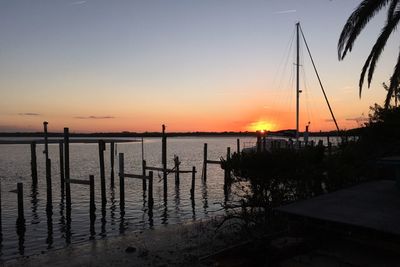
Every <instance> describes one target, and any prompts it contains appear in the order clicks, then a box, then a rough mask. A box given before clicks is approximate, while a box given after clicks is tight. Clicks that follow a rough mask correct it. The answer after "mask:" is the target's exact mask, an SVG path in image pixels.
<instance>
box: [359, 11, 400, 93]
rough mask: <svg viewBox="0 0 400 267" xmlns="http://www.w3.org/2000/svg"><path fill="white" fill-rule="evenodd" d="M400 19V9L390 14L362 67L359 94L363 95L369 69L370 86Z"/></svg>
mask: <svg viewBox="0 0 400 267" xmlns="http://www.w3.org/2000/svg"><path fill="white" fill-rule="evenodd" d="M399 21H400V10H398V9H397V10H396V11H395V12H394V14H393V15H391V16H390V19H388V20H387V21H386V25H385V27H384V28H383V29H382V31H381V34H380V35H379V37H378V39H377V40H376V42H375V44H374V46H373V48H372V50H371V52H370V54H369V56H368V58H367V60H366V61H365V64H364V66H363V68H362V71H361V75H360V81H359V94H360V96H361V92H362V86H363V83H364V78H365V74H366V72H367V70H369V71H368V87H369V86H370V85H371V81H372V77H373V74H374V71H375V67H376V63H377V62H378V60H379V57H380V55H381V54H382V51H383V49H384V47H385V45H386V42H387V40H388V39H389V37H390V35H391V33H392V32H393V31H394V30H395V28H396V26H397V24H398V23H399Z"/></svg>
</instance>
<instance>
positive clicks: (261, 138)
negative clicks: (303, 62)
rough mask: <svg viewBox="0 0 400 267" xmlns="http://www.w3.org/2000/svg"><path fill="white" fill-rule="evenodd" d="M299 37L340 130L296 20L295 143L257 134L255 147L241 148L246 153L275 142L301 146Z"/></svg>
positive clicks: (265, 147) (268, 147)
mask: <svg viewBox="0 0 400 267" xmlns="http://www.w3.org/2000/svg"><path fill="white" fill-rule="evenodd" d="M300 37H302V40H303V41H304V44H305V47H306V48H307V52H308V55H309V57H310V60H311V63H312V66H313V69H314V72H315V74H316V76H317V79H318V82H319V85H320V88H321V90H322V93H323V95H324V98H325V101H326V104H327V106H328V109H329V112H330V114H331V117H332V120H333V122H334V123H335V127H336V130H337V131H338V132H339V131H340V129H339V125H338V123H337V121H336V118H335V115H334V114H333V110H332V107H331V105H330V103H329V100H328V97H327V95H326V92H325V89H324V87H323V85H322V82H321V78H320V76H319V73H318V71H317V68H316V66H315V63H314V59H313V57H312V55H311V51H310V49H309V47H308V43H307V41H306V38H305V36H304V33H303V30H302V29H301V26H300V22H297V23H296V63H295V65H296V130H295V142H296V144H295V145H294V146H293V141H292V140H291V139H289V140H287V139H270V138H266V136H260V135H258V137H257V144H256V146H255V147H249V148H244V149H243V150H242V152H245V153H246V152H251V151H253V152H255V151H263V150H270V149H271V148H272V146H273V145H274V143H275V144H276V143H277V144H278V145H279V146H280V147H282V146H283V147H284V146H286V147H287V146H289V145H292V146H293V147H295V148H301V147H302V142H301V141H300V131H299V120H300V94H301V92H302V91H301V89H300V75H299V72H300ZM309 124H310V122H309V123H308V125H307V126H306V133H305V135H306V136H307V139H308V127H309ZM305 141H307V140H305ZM289 143H290V144H289ZM303 143H305V142H304V141H303Z"/></svg>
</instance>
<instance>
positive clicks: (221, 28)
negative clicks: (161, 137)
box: [0, 0, 399, 132]
mask: <svg viewBox="0 0 400 267" xmlns="http://www.w3.org/2000/svg"><path fill="white" fill-rule="evenodd" d="M359 3H360V0H190V1H188V0H137V1H136V0H113V1H111V0H81V1H77V0H0V131H3V132H10V131H40V130H41V129H42V127H43V124H42V123H43V121H48V122H49V126H48V127H49V130H50V131H62V129H63V128H64V127H69V128H70V131H72V132H106V131H109V132H119V131H134V132H145V131H160V130H161V125H162V124H165V125H166V126H167V131H170V132H179V131H184V132H186V131H253V130H262V129H265V130H279V129H289V128H290V129H293V128H295V105H296V104H295V84H294V69H295V65H294V63H295V54H294V47H295V44H294V43H293V40H294V38H295V37H294V33H295V23H296V22H298V21H299V22H300V23H301V27H302V30H303V32H304V34H305V38H306V39H307V42H308V45H309V47H310V49H311V53H312V54H313V58H314V61H315V63H316V65H317V68H318V71H319V74H320V76H321V79H322V82H323V84H324V87H325V90H326V92H327V95H328V98H329V100H330V102H331V105H332V108H333V111H334V113H335V116H336V118H337V120H338V123H339V127H340V128H342V129H350V128H354V127H358V126H359V125H360V124H361V123H362V121H361V120H360V119H359V118H361V117H368V113H369V107H370V106H371V105H373V104H374V103H380V104H381V103H383V100H384V96H385V91H384V89H383V87H382V82H387V81H388V80H389V78H390V75H391V73H392V70H393V67H394V65H395V60H396V58H397V55H398V49H399V47H398V43H399V38H398V36H397V34H395V35H393V36H392V38H391V39H390V41H389V42H388V44H387V46H386V48H385V51H384V53H383V55H382V57H381V59H380V61H379V62H378V65H377V68H376V71H375V75H374V79H373V82H372V84H371V88H369V89H368V88H364V90H363V93H362V97H361V98H359V95H358V80H359V75H360V71H361V68H362V66H363V63H364V61H365V60H366V58H367V56H368V54H369V51H370V49H371V47H372V45H373V43H374V41H375V40H376V37H377V35H378V33H379V31H380V29H381V27H382V25H383V23H384V18H385V14H384V12H381V13H380V14H378V15H377V16H376V17H375V18H374V19H373V20H371V22H370V23H369V24H368V25H367V27H366V29H365V31H363V32H362V33H361V36H360V37H359V39H358V40H357V41H356V44H355V46H354V48H353V51H352V52H351V53H350V54H348V56H347V57H346V58H345V60H344V61H339V60H338V56H337V42H338V38H339V34H340V32H341V30H342V27H343V25H344V24H345V22H346V20H347V18H348V16H349V15H350V14H351V12H352V11H353V10H354V9H355V8H356V7H357V5H358V4H359ZM300 50H301V58H302V59H301V69H300V73H301V75H300V78H301V82H300V86H301V90H302V93H301V96H300V107H301V108H300V109H301V112H300V128H301V129H304V127H305V125H307V124H308V123H310V130H311V131H319V130H333V129H335V126H334V124H333V123H332V120H331V117H330V114H329V111H328V108H327V105H326V103H325V102H324V101H325V100H324V98H323V95H322V92H321V89H320V88H319V85H318V81H317V80H316V78H315V74H314V72H313V70H312V66H311V63H310V60H309V59H308V57H306V56H307V54H306V53H307V52H306V50H305V48H304V45H301V49H300Z"/></svg>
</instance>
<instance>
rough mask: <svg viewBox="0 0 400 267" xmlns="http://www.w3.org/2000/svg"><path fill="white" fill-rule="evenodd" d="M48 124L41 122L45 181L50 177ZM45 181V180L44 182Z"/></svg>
mask: <svg viewBox="0 0 400 267" xmlns="http://www.w3.org/2000/svg"><path fill="white" fill-rule="evenodd" d="M48 124H49V123H48V122H47V121H44V122H43V130H44V151H43V153H44V155H45V163H46V179H48V177H49V176H50V166H49V165H48V159H49V139H48V133H47V125H48ZM46 181H47V180H46Z"/></svg>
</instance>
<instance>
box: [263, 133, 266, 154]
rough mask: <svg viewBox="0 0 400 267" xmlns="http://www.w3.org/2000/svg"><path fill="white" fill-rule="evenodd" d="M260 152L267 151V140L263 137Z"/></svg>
mask: <svg viewBox="0 0 400 267" xmlns="http://www.w3.org/2000/svg"><path fill="white" fill-rule="evenodd" d="M262 151H263V152H265V151H267V139H266V138H265V136H263V138H262Z"/></svg>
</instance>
